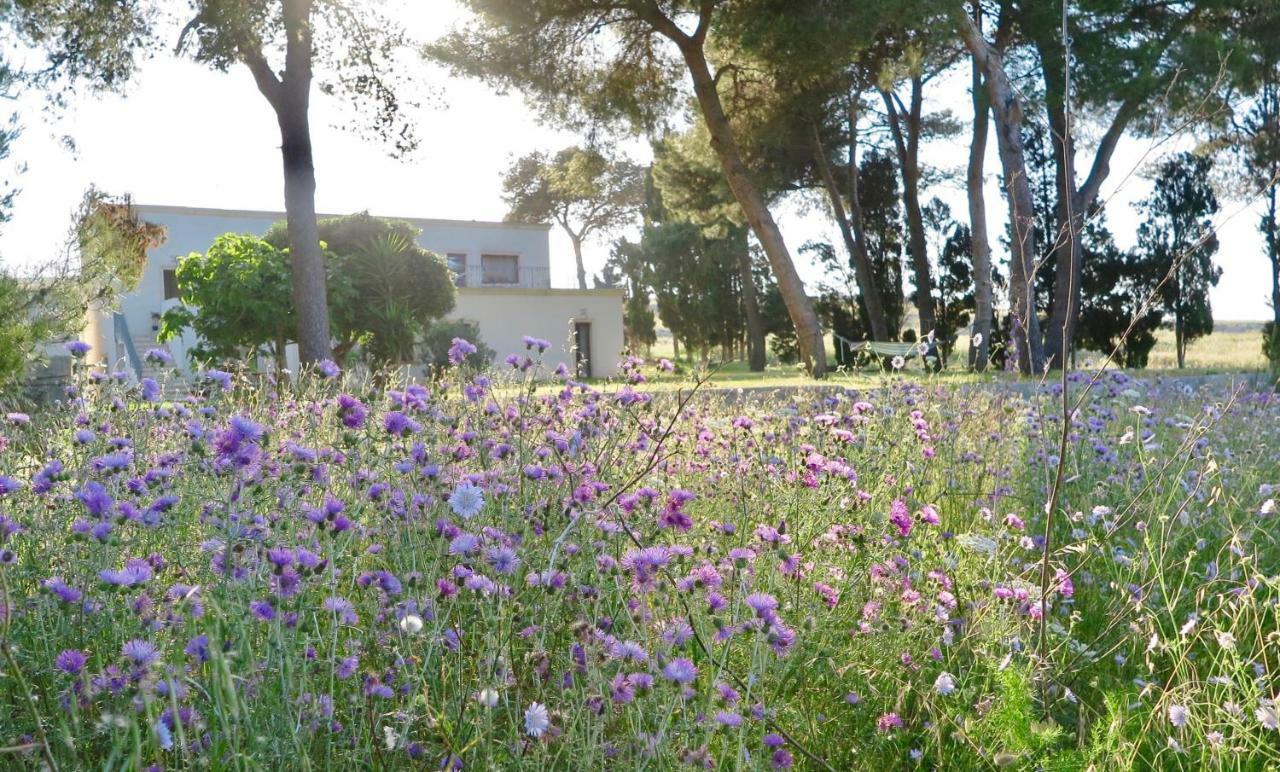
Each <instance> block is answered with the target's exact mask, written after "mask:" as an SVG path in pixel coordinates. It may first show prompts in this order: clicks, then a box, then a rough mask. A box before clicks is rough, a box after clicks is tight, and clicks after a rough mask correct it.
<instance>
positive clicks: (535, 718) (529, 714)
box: [524, 702, 551, 738]
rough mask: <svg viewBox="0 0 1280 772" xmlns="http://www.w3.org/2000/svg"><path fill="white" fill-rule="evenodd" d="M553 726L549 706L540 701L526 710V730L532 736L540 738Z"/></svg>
mask: <svg viewBox="0 0 1280 772" xmlns="http://www.w3.org/2000/svg"><path fill="white" fill-rule="evenodd" d="M550 726H551V715H550V714H549V713H547V706H546V705H543V704H542V703H540V702H535V703H533V704H531V705H530V706H529V707H528V708H527V709H526V710H525V712H524V731H525V732H527V733H528V734H529V736H530V737H533V738H538V737H541V736H542V733H543V732H545V731H547V729H548V728H549V727H550Z"/></svg>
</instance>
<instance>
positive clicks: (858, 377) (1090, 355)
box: [647, 322, 1267, 388]
mask: <svg viewBox="0 0 1280 772" xmlns="http://www.w3.org/2000/svg"><path fill="white" fill-rule="evenodd" d="M968 346H969V338H968V336H967V335H961V336H960V337H959V338H958V339H957V341H956V346H955V353H954V354H953V356H952V360H953V361H952V362H951V363H950V364H949V366H948V368H947V369H946V370H945V371H943V372H942V373H938V374H931V373H927V372H926V371H925V369H924V365H923V362H922V361H921V360H920V359H919V358H918V357H913V358H911V359H908V360H907V361H906V366H905V367H904V368H903V371H902V372H903V374H904V375H910V376H913V377H916V378H920V379H922V380H927V381H930V382H936V383H947V384H954V385H959V384H969V383H985V382H988V381H990V380H992V379H993V378H997V379H999V380H1010V379H1014V377H1013V376H1012V375H1010V374H996V373H994V372H989V373H988V374H987V375H985V376H976V375H974V374H972V373H968V372H965V370H964V368H963V358H964V355H965V352H966V351H968ZM834 351H835V347H834V344H833V343H832V342H831V339H830V337H828V339H827V352H828V356H829V357H830V356H831V355H832V352H834ZM647 355H648V357H649V358H651V359H659V358H663V357H665V358H668V359H670V358H672V357H673V350H672V346H671V338H670V336H669V335H663V336H661V337H660V338H659V340H658V343H657V344H655V345H654V346H653V347H652V349H651V350H650V351H649V352H648V354H647ZM1104 358H1105V354H1099V353H1098V352H1091V351H1085V352H1082V353H1081V354H1080V355H1079V356H1078V357H1077V364H1078V365H1080V366H1081V367H1096V366H1097V365H1098V364H1101V362H1102V360H1103V359H1104ZM678 367H679V368H680V371H681V372H684V373H688V374H689V375H691V376H692V375H694V374H697V373H703V374H707V373H709V377H710V385H711V386H713V387H723V388H737V387H743V388H778V387H801V386H807V385H812V384H813V381H812V380H811V379H809V378H808V377H806V376H805V374H804V371H803V369H802V368H801V367H800V365H786V364H781V363H780V362H778V359H777V357H776V356H773V355H772V354H771V355H770V357H769V364H768V366H767V367H766V369H765V371H764V372H763V373H753V372H751V371H750V370H749V369H748V368H747V364H746V363H745V362H742V361H730V362H720V361H718V360H715V359H712V360H709V361H707V362H700V361H697V360H689V359H685V360H681V361H679V364H678ZM1111 369H1116V370H1123V368H1120V367H1115V368H1111ZM1266 369H1267V360H1266V357H1264V356H1263V354H1262V324H1261V323H1259V322H1218V323H1217V327H1216V332H1214V333H1213V334H1212V335H1209V336H1207V337H1204V338H1200V339H1198V340H1196V341H1194V342H1193V343H1191V345H1190V346H1188V347H1187V363H1186V367H1185V368H1183V369H1181V370H1179V369H1178V367H1177V354H1176V351H1175V348H1174V335H1173V331H1172V330H1167V329H1161V330H1158V331H1157V333H1156V346H1155V348H1154V349H1152V351H1151V357H1150V360H1149V362H1148V367H1147V368H1146V369H1145V370H1129V371H1127V372H1128V373H1129V374H1130V375H1133V376H1134V377H1142V376H1143V375H1144V374H1145V375H1150V376H1156V375H1170V376H1172V375H1208V374H1218V373H1238V372H1250V373H1252V372H1263V371H1265V370H1266ZM880 376H881V374H880V373H879V372H878V371H877V370H876V369H875V368H874V367H866V368H859V369H855V370H852V371H843V370H842V371H838V372H837V373H836V374H835V375H833V381H834V382H836V383H839V384H841V385H845V386H849V387H851V388H868V387H871V386H873V385H875V384H876V383H877V382H878V381H879V379H880Z"/></svg>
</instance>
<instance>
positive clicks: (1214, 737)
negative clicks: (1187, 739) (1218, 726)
mask: <svg viewBox="0 0 1280 772" xmlns="http://www.w3.org/2000/svg"><path fill="white" fill-rule="evenodd" d="M1205 739H1206V740H1208V741H1209V744H1210V745H1212V746H1214V747H1215V748H1216V747H1218V746H1219V745H1222V741H1223V740H1225V739H1226V737H1224V736H1223V735H1222V732H1210V733H1209V734H1207V735H1205Z"/></svg>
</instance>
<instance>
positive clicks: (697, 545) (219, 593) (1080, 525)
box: [0, 339, 1280, 769]
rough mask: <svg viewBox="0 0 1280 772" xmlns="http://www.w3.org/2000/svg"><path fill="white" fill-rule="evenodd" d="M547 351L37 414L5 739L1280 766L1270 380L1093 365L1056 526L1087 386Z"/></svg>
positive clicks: (872, 760) (152, 395)
mask: <svg viewBox="0 0 1280 772" xmlns="http://www.w3.org/2000/svg"><path fill="white" fill-rule="evenodd" d="M544 345H545V344H544V342H542V341H538V340H535V339H530V340H529V341H528V350H527V351H526V352H523V353H519V354H516V355H513V356H512V357H511V359H510V360H509V361H510V362H511V363H512V369H511V370H510V371H509V372H510V373H511V375H510V376H508V377H503V376H501V375H496V374H491V373H480V374H471V373H469V372H468V371H465V370H456V369H448V370H446V371H444V372H443V373H442V374H441V375H442V378H441V379H440V380H437V381H434V382H431V383H429V384H425V385H411V386H407V387H404V388H392V389H390V390H388V391H385V392H383V391H380V390H374V389H372V388H370V386H368V385H367V384H364V383H361V382H357V381H351V380H344V378H345V376H343V375H341V374H339V373H337V372H336V371H335V370H333V369H329V370H327V373H328V374H329V375H330V377H329V378H328V379H319V378H318V377H316V376H306V377H304V378H303V379H301V380H300V381H299V382H298V383H296V384H294V385H292V386H287V385H284V384H277V385H272V384H270V383H261V382H260V381H258V383H259V385H253V384H254V382H251V381H249V380H246V379H242V378H241V377H240V376H238V375H233V374H229V373H225V372H220V371H208V372H206V373H205V374H204V376H203V380H202V383H203V384H204V388H203V394H193V395H192V396H190V397H188V398H186V399H184V400H182V401H180V402H176V403H169V402H163V401H158V400H159V397H158V394H159V392H158V390H157V389H156V388H155V384H150V385H148V384H145V383H144V384H143V386H142V388H141V390H140V391H139V390H138V388H137V387H134V386H131V385H129V384H128V383H127V382H123V381H118V380H116V379H115V378H113V377H109V376H107V375H106V374H103V373H98V372H81V373H79V378H78V381H77V386H76V388H74V389H73V390H71V391H70V392H69V393H68V396H67V400H66V403H65V404H64V405H62V406H60V407H57V408H55V409H51V410H49V411H47V412H44V413H41V414H37V415H34V416H30V417H28V416H26V415H22V414H16V413H15V414H10V415H8V416H7V417H6V419H5V423H4V426H3V428H2V429H0V436H2V437H3V442H0V461H2V463H3V469H4V470H5V475H4V476H3V477H0V557H2V558H3V559H0V587H3V593H4V595H3V605H2V606H0V609H2V610H3V614H0V638H3V641H4V649H3V651H4V655H5V657H6V665H5V667H4V675H3V678H4V683H5V684H6V686H5V688H3V689H0V743H3V745H4V746H5V747H6V748H7V751H6V752H8V753H11V754H16V755H13V756H11V758H13V759H14V760H16V761H20V762H21V763H26V764H31V765H35V764H38V763H41V757H44V759H45V760H47V761H49V762H51V763H52V762H57V763H59V764H60V765H62V766H63V767H64V768H89V767H92V768H98V767H103V766H128V767H131V768H138V769H140V768H142V767H144V766H147V765H160V766H164V767H171V766H180V765H183V764H211V765H214V766H220V765H224V764H228V763H230V762H229V761H228V760H229V759H232V758H236V759H240V760H249V759H252V762H253V764H255V765H261V766H276V767H281V768H304V767H307V766H329V767H344V766H351V765H361V764H367V763H370V761H371V760H373V762H374V763H377V764H379V765H381V766H392V767H399V766H409V765H410V764H411V763H413V762H415V761H416V762H417V763H420V764H424V765H428V766H431V767H436V766H438V765H440V764H444V765H446V766H448V765H450V764H458V765H464V766H465V767H467V768H494V767H503V768H514V767H523V768H581V767H582V766H583V765H587V766H592V767H595V766H603V765H605V764H607V763H609V762H610V761H612V763H616V764H621V765H624V766H628V767H634V766H642V765H643V766H647V767H651V768H667V767H675V766H678V765H679V764H680V763H695V764H700V763H704V762H707V763H709V762H711V761H713V760H714V761H718V762H722V763H725V764H730V765H738V766H742V767H746V768H766V767H770V766H772V767H775V768H785V767H788V766H791V765H792V764H793V763H795V764H803V765H805V766H811V767H824V766H825V767H829V768H836V769H849V768H859V767H869V766H873V765H874V766H880V767H898V766H904V765H906V764H908V763H909V762H911V761H912V760H916V761H919V762H920V763H923V764H925V765H926V766H938V767H946V768H948V769H957V768H973V769H987V768H989V767H990V766H991V765H993V764H994V765H996V766H1004V767H1009V766H1013V767H1018V768H1035V767H1038V766H1040V767H1045V768H1053V769H1063V768H1073V769H1083V768H1085V767H1087V766H1089V765H1093V767H1094V768H1105V769H1150V768H1156V767H1166V768H1176V767H1185V768H1203V767H1206V766H1214V765H1217V764H1224V765H1228V766H1233V767H1240V768H1248V769H1262V768H1266V767H1268V766H1269V765H1272V766H1273V765H1275V764H1276V763H1277V762H1280V750H1278V749H1280V745H1277V738H1278V737H1280V734H1277V732H1278V730H1277V705H1276V703H1275V701H1274V700H1275V699H1276V697H1277V694H1278V692H1280V677H1278V676H1277V673H1276V670H1275V668H1276V663H1275V661H1274V656H1273V655H1274V640H1272V639H1273V637H1274V634H1275V633H1274V631H1275V630H1276V628H1277V624H1278V623H1280V619H1277V609H1278V608H1280V604H1278V603H1277V601H1278V600H1280V577H1277V576H1276V574H1275V566H1276V565H1277V559H1280V554H1277V547H1276V543H1275V541H1274V539H1272V538H1270V536H1269V535H1268V534H1269V532H1270V530H1271V529H1273V528H1274V523H1275V517H1276V511H1275V501H1274V498H1275V490H1276V486H1277V484H1278V483H1280V480H1278V479H1277V477H1276V475H1277V470H1278V469H1280V456H1277V448H1276V446H1275V443H1274V442H1273V440H1274V437H1273V436H1272V435H1273V434H1274V432H1273V428H1274V426H1275V425H1276V423H1277V421H1278V420H1280V402H1278V401H1277V399H1276V397H1275V395H1274V394H1251V393H1248V392H1243V391H1239V390H1236V391H1229V390H1227V389H1226V388H1225V387H1224V386H1219V385H1214V384H1211V383H1205V384H1204V385H1203V386H1202V387H1201V388H1200V389H1198V390H1197V389H1194V388H1193V387H1191V386H1174V385H1173V384H1168V383H1163V384H1162V383H1158V382H1143V381H1136V380H1132V379H1130V378H1128V377H1126V376H1124V375H1122V374H1118V373H1117V374H1112V375H1108V376H1106V377H1105V378H1103V379H1102V380H1101V381H1099V382H1097V383H1096V384H1093V385H1092V389H1091V392H1090V394H1089V395H1088V396H1082V389H1083V388H1084V381H1085V380H1086V379H1085V378H1083V377H1075V376H1073V377H1072V378H1071V379H1070V380H1071V383H1070V388H1071V391H1072V397H1071V399H1072V401H1073V402H1075V400H1077V399H1079V400H1080V401H1079V402H1075V404H1077V405H1078V409H1077V410H1075V411H1073V412H1072V413H1071V416H1072V418H1071V426H1070V427H1068V432H1067V434H1066V438H1067V440H1068V441H1067V443H1066V446H1065V447H1066V455H1065V457H1064V458H1063V461H1064V463H1065V464H1066V471H1067V475H1066V477H1065V483H1064V485H1065V487H1064V488H1063V489H1062V490H1061V496H1060V497H1059V498H1058V499H1057V501H1058V505H1059V506H1058V508H1057V509H1056V510H1054V511H1053V515H1054V518H1053V520H1052V521H1046V518H1045V517H1044V514H1043V513H1044V510H1045V501H1046V497H1047V491H1048V488H1049V486H1050V485H1051V483H1052V480H1053V477H1054V471H1055V469H1056V464H1057V462H1058V455H1059V452H1058V447H1057V442H1058V437H1059V433H1060V430H1061V426H1060V414H1059V413H1057V412H1056V411H1057V409H1058V408H1057V405H1058V404H1059V398H1058V397H1057V396H1056V395H1055V394H1054V390H1053V389H1047V390H1046V391H1045V392H1044V393H1036V394H1028V395H1026V396H1020V395H1019V393H1018V392H1016V391H1007V392H1006V391H1000V390H996V391H992V392H990V393H981V392H958V391H955V390H951V389H947V388H941V387H933V386H927V385H920V384H914V383H911V382H908V381H904V380H901V379H899V378H897V377H886V379H885V380H884V381H883V383H882V385H881V386H879V387H877V388H874V389H870V390H866V391H851V390H846V389H841V388H838V387H837V388H832V389H830V390H828V391H826V392H811V393H810V394H808V395H802V396H797V397H796V398H795V399H794V400H791V401H788V402H784V403H780V402H779V401H778V400H777V399H776V398H769V399H765V400H763V401H760V402H758V403H754V402H744V401H740V400H737V401H726V397H725V396H724V395H715V394H707V393H701V394H695V395H692V396H691V395H690V393H689V392H688V391H687V390H686V391H684V392H681V393H679V395H677V394H676V393H675V392H660V391H652V392H650V391H646V389H647V387H646V386H645V385H643V383H642V382H643V381H644V380H645V377H646V373H642V372H641V371H640V370H638V369H636V364H635V363H634V362H629V363H627V365H626V372H627V374H628V380H629V381H630V384H629V385H625V386H623V387H621V388H618V387H612V388H611V389H610V390H607V391H600V390H597V389H595V388H592V387H590V386H587V385H584V384H579V383H575V382H574V381H573V380H571V379H570V377H569V376H568V375H567V374H564V373H565V372H566V371H565V370H564V369H560V370H558V372H560V373H562V374H561V375H559V376H558V377H559V379H560V380H559V383H557V384H555V385H554V386H552V387H551V388H545V389H536V388H534V387H533V383H532V381H528V380H525V379H528V378H532V377H534V376H535V375H537V374H538V373H540V372H545V371H544V370H543V367H544V365H543V364H542V363H540V362H539V351H540V350H542V349H543V348H544ZM469 348H470V347H469V346H468V345H467V344H466V342H465V341H460V340H459V341H454V344H453V346H452V347H451V351H450V357H451V358H452V360H453V361H454V362H458V361H461V359H462V358H463V357H465V356H466V354H467V353H468V352H469ZM549 365H550V363H547V366H549ZM649 375H650V377H654V375H656V376H657V377H659V378H665V377H669V376H665V375H663V374H662V373H661V372H659V373H656V374H649ZM1046 528H1047V529H1048V531H1046ZM1046 551H1047V558H1046ZM1042 570H1047V573H1042ZM1042 622H1043V624H1042Z"/></svg>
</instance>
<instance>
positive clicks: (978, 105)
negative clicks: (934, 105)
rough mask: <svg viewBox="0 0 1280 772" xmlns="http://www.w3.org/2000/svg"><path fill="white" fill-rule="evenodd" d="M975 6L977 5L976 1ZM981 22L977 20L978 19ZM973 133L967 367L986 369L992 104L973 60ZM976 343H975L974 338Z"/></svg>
mask: <svg viewBox="0 0 1280 772" xmlns="http://www.w3.org/2000/svg"><path fill="white" fill-rule="evenodd" d="M973 5H974V8H975V9H980V5H979V3H978V2H976V0H975V2H974V4H973ZM978 23H979V24H980V23H981V22H980V21H979V22H978ZM971 82H972V86H971V88H972V92H971V93H972V96H973V137H972V140H971V142H970V143H969V169H968V174H967V175H966V177H965V184H966V186H967V188H968V193H969V236H970V242H969V244H970V250H971V253H972V255H973V300H974V303H973V305H974V311H973V314H974V318H973V332H972V335H971V337H970V338H969V367H970V368H972V369H974V370H976V371H978V372H982V371H984V370H986V369H987V362H989V361H990V359H991V356H990V351H991V320H992V318H993V317H994V315H995V311H994V309H993V308H992V286H991V242H990V240H989V239H988V237H987V199H986V193H985V192H984V191H983V187H982V183H983V177H984V174H983V164H984V162H985V157H986V154H987V127H988V125H989V124H990V114H991V105H990V103H989V102H988V100H987V94H986V90H985V87H984V86H985V84H984V83H983V79H982V70H981V69H979V67H978V63H977V61H976V60H975V61H974V62H973V73H972V80H971ZM975 338H977V339H978V344H977V345H974V343H973V341H974V339H975Z"/></svg>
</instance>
